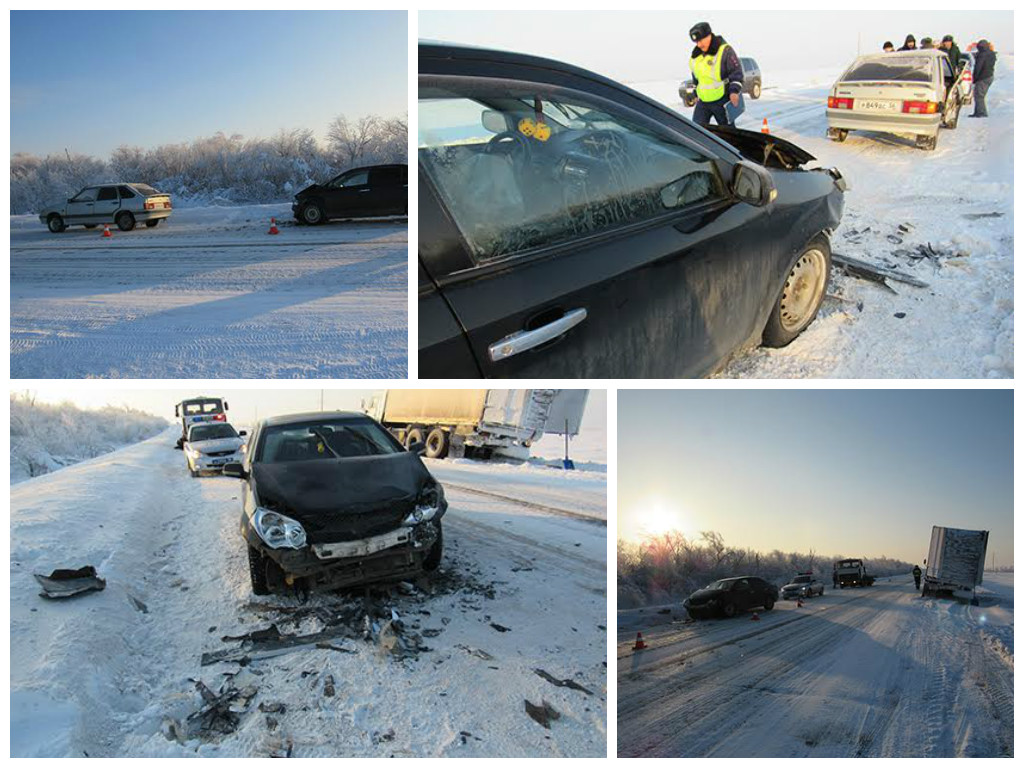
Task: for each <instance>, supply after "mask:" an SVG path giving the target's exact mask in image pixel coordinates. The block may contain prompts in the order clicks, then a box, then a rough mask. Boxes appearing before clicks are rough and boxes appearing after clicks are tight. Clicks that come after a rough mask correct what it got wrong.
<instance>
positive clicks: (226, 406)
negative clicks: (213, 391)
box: [224, 400, 228, 411]
mask: <svg viewBox="0 0 1024 768" xmlns="http://www.w3.org/2000/svg"><path fill="white" fill-rule="evenodd" d="M227 409H228V401H227V400H225V401H224V410H225V411H226V410H227Z"/></svg>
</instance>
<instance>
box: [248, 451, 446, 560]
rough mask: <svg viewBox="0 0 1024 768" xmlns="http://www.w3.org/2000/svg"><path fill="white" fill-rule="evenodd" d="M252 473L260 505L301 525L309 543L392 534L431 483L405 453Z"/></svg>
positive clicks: (274, 467) (282, 465) (290, 465)
mask: <svg viewBox="0 0 1024 768" xmlns="http://www.w3.org/2000/svg"><path fill="white" fill-rule="evenodd" d="M252 475H253V478H254V479H255V481H256V493H257V496H258V497H259V499H260V503H261V504H263V505H264V506H271V507H274V506H276V507H278V508H279V509H280V510H281V511H282V512H283V513H284V514H287V515H289V516H290V517H293V518H294V519H295V520H297V521H298V522H300V523H302V527H303V528H305V529H306V533H307V534H308V537H309V540H310V541H311V542H317V541H330V540H335V541H337V540H347V539H351V538H359V537H363V536H371V535H375V534H376V533H378V532H384V531H387V530H393V529H394V528H395V527H397V526H398V525H399V524H400V522H401V520H402V519H403V518H404V517H405V516H406V515H408V514H409V512H411V511H412V509H413V506H414V505H415V503H416V499H417V498H418V497H419V495H420V492H421V491H422V489H423V487H424V485H426V484H427V483H428V482H429V481H430V480H431V477H430V473H429V472H427V468H426V467H425V466H423V462H422V461H420V457H419V456H417V455H416V454H414V453H407V452H402V453H392V454H387V455H384V456H359V457H354V458H345V459H312V460H309V461H289V462H283V463H278V464H262V463H256V464H254V465H253V468H252Z"/></svg>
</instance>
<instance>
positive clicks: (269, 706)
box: [260, 701, 287, 715]
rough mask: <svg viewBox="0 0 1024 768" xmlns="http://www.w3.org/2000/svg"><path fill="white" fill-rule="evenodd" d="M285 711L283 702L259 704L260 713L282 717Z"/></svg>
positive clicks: (263, 702)
mask: <svg viewBox="0 0 1024 768" xmlns="http://www.w3.org/2000/svg"><path fill="white" fill-rule="evenodd" d="M286 709H287V708H286V707H285V705H284V702H283V701H261V702H260V712H266V713H267V714H274V715H283V714H284V713H285V710H286Z"/></svg>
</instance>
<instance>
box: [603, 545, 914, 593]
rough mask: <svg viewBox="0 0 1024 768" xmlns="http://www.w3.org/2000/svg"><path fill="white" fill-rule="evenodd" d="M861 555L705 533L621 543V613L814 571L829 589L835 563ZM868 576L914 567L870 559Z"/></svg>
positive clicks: (619, 577) (868, 560)
mask: <svg viewBox="0 0 1024 768" xmlns="http://www.w3.org/2000/svg"><path fill="white" fill-rule="evenodd" d="M844 557H861V555H859V554H857V553H851V554H846V555H833V556H830V557H826V556H822V555H818V554H816V553H815V552H814V551H813V550H811V551H810V552H807V553H798V552H781V551H779V550H774V551H772V552H758V551H756V550H753V549H739V548H735V547H730V546H728V545H727V544H726V543H725V540H724V538H723V537H722V534H720V533H717V532H715V531H702V532H701V534H700V538H698V539H688V538H687V537H686V536H684V535H683V534H682V533H679V532H678V531H671V532H669V533H664V534H661V535H659V536H651V537H648V538H646V539H644V540H643V541H640V542H631V541H625V540H623V539H619V541H618V554H617V559H618V564H617V574H618V587H617V593H618V595H617V599H618V607H619V608H636V607H639V606H643V605H652V604H658V603H667V602H676V601H679V600H683V599H684V598H686V597H687V596H688V595H689V594H690V593H691V592H694V591H695V590H697V589H700V588H701V587H703V586H705V585H707V584H710V583H711V582H712V581H715V580H716V579H724V578H728V577H730V576H760V577H761V578H763V579H765V580H766V581H769V582H771V583H772V584H775V585H777V586H782V585H783V584H786V583H787V582H788V581H789V580H790V579H791V578H792V577H793V575H794V574H796V573H797V572H798V571H813V572H814V574H815V575H816V576H817V577H818V578H819V579H820V580H822V581H824V582H825V583H826V585H828V584H831V581H832V563H834V562H835V561H836V560H842V559H843V558H844ZM865 562H866V563H867V569H868V573H870V574H872V575H874V576H892V575H895V574H900V573H909V572H910V570H911V568H913V565H912V564H911V563H905V562H902V561H900V560H894V559H892V558H888V557H872V558H868V557H865Z"/></svg>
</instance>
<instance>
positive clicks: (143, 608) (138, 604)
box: [128, 594, 149, 613]
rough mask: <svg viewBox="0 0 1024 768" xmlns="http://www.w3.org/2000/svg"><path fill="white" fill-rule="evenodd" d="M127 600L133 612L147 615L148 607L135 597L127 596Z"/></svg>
mask: <svg viewBox="0 0 1024 768" xmlns="http://www.w3.org/2000/svg"><path fill="white" fill-rule="evenodd" d="M128 600H129V602H131V604H132V605H133V606H135V610H137V611H140V612H141V613H149V607H148V606H147V605H146V604H145V603H144V602H142V601H141V600H139V598H137V597H135V595H132V594H129V595H128Z"/></svg>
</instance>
